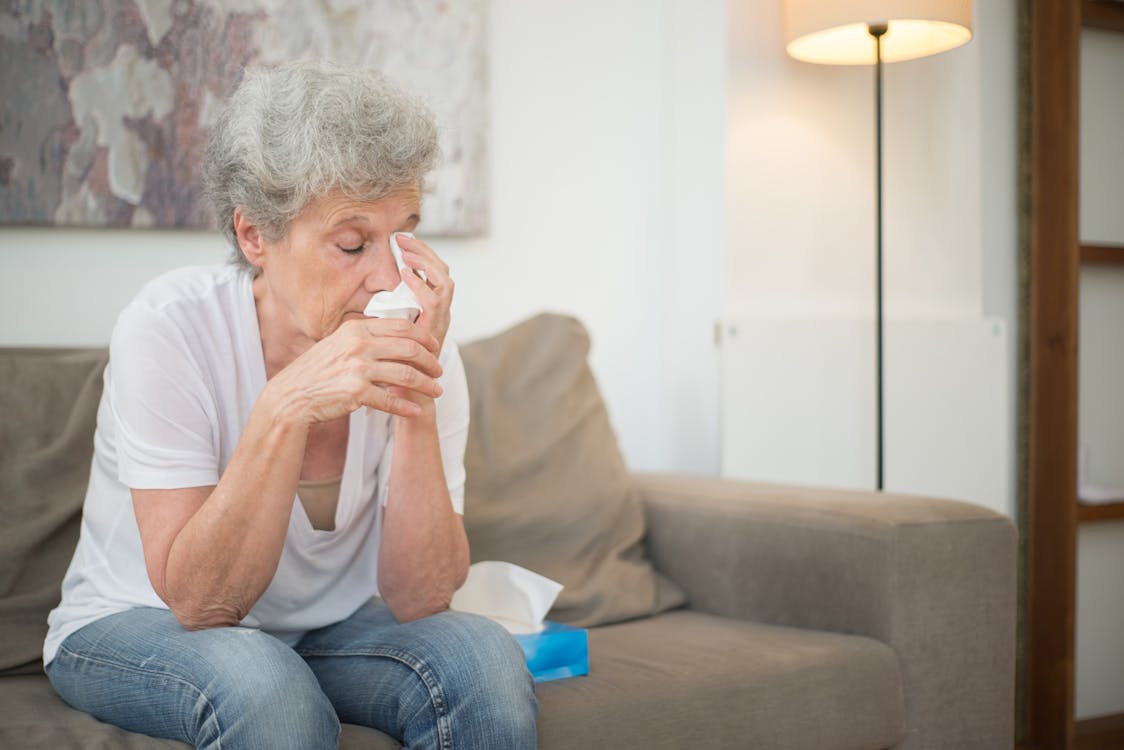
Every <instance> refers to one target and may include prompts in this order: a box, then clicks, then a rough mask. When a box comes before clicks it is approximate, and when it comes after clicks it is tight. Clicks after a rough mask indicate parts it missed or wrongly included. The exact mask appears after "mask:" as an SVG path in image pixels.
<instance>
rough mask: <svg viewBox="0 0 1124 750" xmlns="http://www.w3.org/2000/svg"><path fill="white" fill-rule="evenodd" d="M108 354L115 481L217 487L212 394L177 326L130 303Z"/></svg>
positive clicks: (166, 486)
mask: <svg viewBox="0 0 1124 750" xmlns="http://www.w3.org/2000/svg"><path fill="white" fill-rule="evenodd" d="M109 357H110V359H109V363H110V377H109V378H108V380H107V387H108V388H110V389H111V392H110V394H109V395H110V405H111V410H112V416H113V419H114V423H115V424H114V427H115V432H116V435H117V477H118V479H119V480H120V481H121V482H122V483H124V484H125V485H126V486H128V487H130V488H133V489H178V488H181V487H200V486H208V485H214V484H218V480H219V452H218V445H217V443H218V428H217V424H218V420H217V417H216V405H215V397H214V395H213V394H212V393H211V391H210V389H209V388H208V387H207V380H206V378H205V376H204V374H203V372H202V370H201V368H200V367H199V364H198V362H196V361H194V360H193V358H192V356H191V347H190V346H189V344H188V341H187V340H186V336H185V334H184V332H183V331H182V330H181V329H180V327H179V326H177V325H176V324H175V322H174V321H173V320H172V319H171V318H170V317H169V316H168V315H166V314H164V313H163V312H162V311H160V310H156V309H153V308H152V307H149V306H147V305H144V304H133V305H130V306H129V307H127V308H126V309H125V311H124V312H122V313H121V316H120V317H119V318H118V320H117V325H116V326H115V327H114V329H113V336H112V338H111V340H110V345H109Z"/></svg>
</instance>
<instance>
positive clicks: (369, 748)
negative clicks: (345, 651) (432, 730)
mask: <svg viewBox="0 0 1124 750" xmlns="http://www.w3.org/2000/svg"><path fill="white" fill-rule="evenodd" d="M0 747H4V748H7V747H11V748H16V747H18V748H44V750H46V749H47V748H50V750H159V749H160V748H165V749H166V750H190V749H191V746H190V745H187V744H185V743H183V742H177V741H176V740H165V739H158V738H155V737H148V736H146V735H143V734H136V733H134V732H127V731H125V730H124V729H120V728H118V727H115V726H113V725H112V724H106V723H104V722H101V721H98V720H97V719H95V718H94V717H93V716H90V715H89V714H85V713H82V712H81V711H75V710H74V709H73V708H71V707H70V706H68V705H66V703H64V702H63V701H62V699H61V698H59V696H58V694H57V693H56V692H55V691H54V689H53V688H52V687H51V683H49V682H48V681H47V677H46V676H45V675H43V674H40V675H37V676H33V675H25V676H17V677H11V676H9V677H0ZM399 747H401V745H400V744H399V743H398V742H396V741H395V740H394V739H392V738H390V737H388V736H387V735H385V734H383V733H382V732H379V731H376V730H374V729H368V728H367V727H359V726H355V725H354V724H344V725H343V727H342V732H341V733H340V750H360V748H362V750H396V748H399Z"/></svg>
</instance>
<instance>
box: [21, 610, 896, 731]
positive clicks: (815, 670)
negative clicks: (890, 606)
mask: <svg viewBox="0 0 1124 750" xmlns="http://www.w3.org/2000/svg"><path fill="white" fill-rule="evenodd" d="M589 648H590V660H591V662H592V664H591V666H592V671H591V672H590V674H589V675H588V676H585V677H575V678H572V679H568V680H558V681H556V682H546V683H541V684H539V685H537V686H536V687H535V692H536V694H537V695H538V697H539V745H540V747H543V748H549V750H579V749H581V750H585V748H590V747H643V748H649V749H652V748H655V749H657V750H658V748H681V747H715V748H719V747H753V748H762V749H763V750H833V749H836V750H849V749H851V748H857V747H871V748H875V747H891V746H893V745H895V744H896V743H897V742H899V741H900V740H901V739H902V738H903V736H904V734H905V732H904V729H903V727H904V723H905V718H904V708H903V699H902V683H901V677H900V674H899V671H898V661H897V657H896V656H895V655H894V651H893V650H892V649H891V648H890V647H889V646H886V645H885V644H883V643H880V642H878V641H875V640H872V639H869V638H863V637H859V636H851V635H839V634H835V633H825V632H820V631H815V630H798V629H795V628H784V627H778V626H772V625H760V624H755V623H749V622H742V621H738V620H731V619H726V618H721V617H715V616H713V615H705V614H701V613H697V612H690V611H685V610H680V611H677V612H668V613H665V614H662V615H658V616H656V617H652V618H648V619H644V620H634V621H632V622H626V623H619V624H616V625H607V626H604V627H599V628H593V629H591V630H590V631H589ZM398 746H399V745H398V743H397V742H395V741H394V740H392V739H391V738H389V737H387V736H386V735H384V734H382V733H381V732H376V731H374V730H372V729H367V728H365V727H357V726H352V725H350V724H345V725H344V727H343V734H342V736H341V741H340V748H341V750H348V748H360V747H365V748H385V749H386V750H390V749H391V748H397V747H398ZM0 747H43V748H47V747H50V748H53V749H54V750H68V749H69V748H74V749H75V750H77V749H78V748H83V749H85V748H107V749H108V748H124V749H126V750H149V748H153V749H154V748H187V745H184V744H181V743H178V742H171V741H168V740H156V739H152V738H148V737H144V736H142V735H137V734H132V733H129V732H125V731H123V730H121V729H118V728H116V727H113V726H110V725H108V724H103V723H101V722H99V721H97V720H95V719H93V718H92V717H90V716H88V715H86V714H83V713H80V712H78V711H74V710H73V709H70V708H69V707H67V706H66V704H64V703H63V702H62V701H61V700H60V699H59V698H58V696H57V695H55V692H54V691H53V690H52V689H51V687H50V685H49V684H48V683H47V679H46V677H43V676H38V677H30V676H28V677H5V678H0Z"/></svg>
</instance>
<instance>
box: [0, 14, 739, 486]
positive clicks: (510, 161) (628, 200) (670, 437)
mask: <svg viewBox="0 0 1124 750" xmlns="http://www.w3.org/2000/svg"><path fill="white" fill-rule="evenodd" d="M489 13H490V18H489V24H490V53H491V55H490V60H489V69H490V72H489V76H490V78H489V84H490V97H491V102H490V105H491V153H492V162H491V169H492V175H491V190H492V231H491V233H490V235H489V236H487V237H483V238H480V239H477V240H456V241H453V240H441V239H434V242H433V244H434V245H435V247H436V248H437V249H438V250H439V251H440V252H441V253H442V254H443V255H444V256H445V258H446V260H447V261H448V262H449V264H450V265H451V266H452V268H453V272H454V275H455V278H456V280H457V299H456V302H455V310H454V314H455V321H454V329H453V334H454V335H455V336H456V337H457V338H458V339H459V340H466V339H470V338H475V337H477V336H481V335H484V334H489V333H492V332H494V331H497V330H499V329H501V328H503V327H505V326H507V325H509V324H511V323H514V322H517V321H518V320H520V319H522V318H524V317H527V316H529V315H531V314H533V313H535V312H537V311H540V310H554V311H560V312H567V313H571V314H574V315H576V316H578V317H579V318H581V319H582V320H583V321H584V322H585V323H586V325H587V326H588V327H589V328H590V331H591V334H592V338H593V354H592V361H593V364H594V368H595V370H596V373H597V375H598V378H599V380H600V383H601V387H602V390H603V391H604V393H605V396H606V399H607V401H608V404H609V408H610V411H611V414H612V417H613V420H614V423H615V425H616V428H617V431H618V434H619V437H620V440H621V443H622V446H623V448H624V451H625V454H626V458H627V459H628V460H629V461H630V463H631V464H632V465H633V466H634V467H636V468H658V469H685V470H692V471H699V472H707V473H715V472H716V471H717V455H718V446H717V439H718V436H717V428H716V426H715V425H716V422H717V410H718V401H717V399H718V396H717V385H716V384H717V363H716V357H715V353H714V348H713V344H712V326H713V323H714V321H715V320H716V319H717V317H718V315H719V311H720V304H721V300H720V295H721V288H722V285H721V281H720V274H721V266H722V261H723V248H724V244H725V224H724V218H723V217H724V201H723V192H722V191H723V177H722V174H723V172H722V160H723V142H722V132H723V127H724V117H725V103H724V102H725V68H726V57H725V23H726V21H725V6H724V3H723V2H722V0H705V2H695V3H691V4H689V6H688V4H686V3H682V2H677V1H676V0H663V2H661V3H651V2H645V1H644V0H615V1H614V2H596V1H594V0H582V1H580V2H570V3H554V2H547V1H546V0H535V1H533V2H530V1H528V0H493V2H492V3H491V4H490V8H489ZM225 253H226V250H225V248H224V247H223V245H222V243H221V241H220V239H219V238H218V236H217V235H215V234H210V233H201V232H167V231H141V230H129V231H109V230H61V229H53V230H52V229H13V228H0V289H2V291H3V294H0V345H12V344H27V345H55V344H104V343H105V342H106V341H108V337H109V333H110V330H111V328H112V325H113V321H114V319H115V317H116V315H117V312H118V311H119V310H120V309H121V307H122V306H123V305H124V304H125V303H126V302H127V301H128V299H129V298H130V297H131V296H132V295H133V294H134V293H135V291H136V290H137V289H138V288H139V286H140V285H141V284H142V283H143V282H144V281H145V280H146V279H148V278H151V277H152V276H154V275H156V274H158V273H160V272H161V271H163V270H165V269H168V268H173V267H176V266H179V265H184V264H188V263H206V262H212V261H216V260H219V259H221V258H223V257H225ZM680 290H682V292H681V293H680Z"/></svg>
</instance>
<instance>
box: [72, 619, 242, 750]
mask: <svg viewBox="0 0 1124 750" xmlns="http://www.w3.org/2000/svg"><path fill="white" fill-rule="evenodd" d="M63 652H65V653H66V654H67V655H68V656H70V657H72V658H74V659H76V660H80V661H88V662H92V663H94V664H100V665H101V666H103V667H109V668H112V669H119V670H121V671H122V672H131V673H134V674H140V675H144V676H146V677H153V676H158V677H164V678H166V679H170V680H172V681H174V682H178V683H180V684H181V685H186V686H187V687H189V688H191V689H192V690H194V691H195V692H196V693H198V695H199V697H201V698H202V699H203V702H204V703H206V704H207V710H208V711H210V712H211V716H212V717H214V719H215V725H216V727H217V728H218V736H217V738H216V740H215V745H214V747H215V748H216V750H222V735H223V729H222V724H221V723H220V722H219V712H218V711H216V710H215V707H214V705H213V704H212V703H211V699H210V698H208V697H207V693H206V692H205V691H204V690H203V689H202V688H200V687H199V686H198V685H195V684H193V683H191V682H189V681H188V680H185V679H184V678H182V677H180V676H179V675H177V674H173V673H172V672H163V671H160V670H158V669H141V668H140V667H134V666H132V665H125V664H119V663H118V662H115V661H109V660H107V659H98V658H97V657H94V656H87V655H86V654H79V653H77V652H76V651H71V650H70V649H69V648H67V646H66V641H63V643H62V644H61V645H60V646H59V653H60V654H61V653H63ZM191 742H192V744H194V743H195V738H194V737H193V738H192V740H191Z"/></svg>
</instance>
